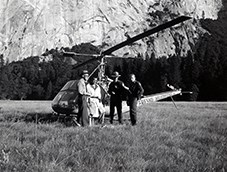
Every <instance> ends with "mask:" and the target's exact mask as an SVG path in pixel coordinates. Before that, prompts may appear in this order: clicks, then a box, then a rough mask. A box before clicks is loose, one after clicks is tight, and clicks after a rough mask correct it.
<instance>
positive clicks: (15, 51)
mask: <svg viewBox="0 0 227 172" xmlns="http://www.w3.org/2000/svg"><path fill="white" fill-rule="evenodd" d="M0 1H1V6H0V54H3V56H4V58H5V59H8V60H9V61H13V60H20V59H23V58H25V57H28V56H34V55H41V54H42V53H43V52H45V50H46V49H52V48H56V47H58V48H60V47H71V46H73V45H75V44H80V43H85V42H90V43H92V44H94V45H96V46H100V48H102V49H106V48H108V47H110V46H113V45H116V44H117V43H120V42H121V41H124V40H126V39H127V37H128V36H135V35H137V34H139V33H141V32H143V31H144V30H147V29H149V28H152V27H154V26H157V25H158V24H161V23H164V22H165V21H169V20H171V19H173V18H176V17H177V16H180V15H187V16H191V17H193V18H194V20H190V21H186V22H184V24H178V25H177V26H175V27H173V28H170V29H166V30H165V31H161V32H159V33H157V34H154V35H152V36H151V37H149V38H145V39H143V40H140V41H137V42H136V43H134V44H133V45H130V46H127V47H124V48H122V49H120V50H118V51H116V52H114V54H115V55H118V56H124V55H125V56H133V57H134V56H137V55H138V54H145V53H148V54H149V53H151V52H154V54H155V56H156V57H161V56H169V55H174V54H176V53H178V54H180V55H185V54H186V53H187V51H188V50H190V49H191V46H192V45H193V44H194V43H195V42H196V40H197V39H198V38H199V36H200V35H201V34H202V33H204V32H205V30H203V29H202V28H201V27H200V25H199V20H197V19H200V18H211V19H217V14H218V12H219V10H220V8H221V7H222V2H221V0H177V1H176V0H0Z"/></svg>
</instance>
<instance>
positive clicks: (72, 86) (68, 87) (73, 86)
mask: <svg viewBox="0 0 227 172" xmlns="http://www.w3.org/2000/svg"><path fill="white" fill-rule="evenodd" d="M77 83H78V80H73V81H69V82H67V83H66V84H65V86H64V87H63V88H62V89H61V91H65V90H77Z"/></svg>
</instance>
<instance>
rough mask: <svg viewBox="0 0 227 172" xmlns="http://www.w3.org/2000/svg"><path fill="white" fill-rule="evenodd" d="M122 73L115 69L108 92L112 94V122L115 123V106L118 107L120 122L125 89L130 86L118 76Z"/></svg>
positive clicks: (120, 121)
mask: <svg viewBox="0 0 227 172" xmlns="http://www.w3.org/2000/svg"><path fill="white" fill-rule="evenodd" d="M120 76H121V75H119V73H118V72H117V71H115V72H114V73H113V75H112V78H113V82H111V83H110V85H109V89H108V93H109V94H110V123H111V124H113V118H114V108H115V107H117V114H118V121H119V123H120V124H122V123H123V121H122V96H123V93H124V91H125V90H128V89H129V88H128V87H126V86H125V85H124V83H123V82H122V81H120V80H118V78H119V77H120Z"/></svg>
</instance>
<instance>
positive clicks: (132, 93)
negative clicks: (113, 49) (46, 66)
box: [77, 70, 144, 126]
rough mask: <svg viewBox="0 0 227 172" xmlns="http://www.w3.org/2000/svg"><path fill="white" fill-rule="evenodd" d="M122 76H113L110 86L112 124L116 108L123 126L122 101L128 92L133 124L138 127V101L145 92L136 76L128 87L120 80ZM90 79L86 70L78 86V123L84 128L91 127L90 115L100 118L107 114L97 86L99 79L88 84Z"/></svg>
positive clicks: (131, 77) (133, 76) (131, 78)
mask: <svg viewBox="0 0 227 172" xmlns="http://www.w3.org/2000/svg"><path fill="white" fill-rule="evenodd" d="M120 76H121V75H120V74H119V73H118V72H117V71H115V72H114V73H113V74H112V76H111V77H112V78H113V81H112V82H111V83H110V84H109V87H108V91H107V94H108V95H109V96H110V124H113V119H114V111H115V107H116V108H117V114H118V121H119V123H120V124H123V119H122V101H123V96H124V93H125V92H126V93H127V104H128V106H129V108H130V120H131V124H132V125H136V122H137V101H138V100H139V99H140V98H141V96H142V94H143V92H144V90H143V87H142V86H141V83H140V82H139V81H137V80H136V76H135V74H130V84H129V85H128V86H126V85H125V84H124V83H123V82H122V81H120V80H119V77H120ZM88 78H89V74H88V71H87V70H84V71H83V72H82V74H81V79H80V80H79V82H78V84H77V87H78V101H77V102H78V108H79V111H78V118H77V122H78V123H80V124H81V125H82V126H88V125H89V115H91V116H92V117H97V118H98V117H100V116H104V114H105V108H104V106H103V104H102V101H101V98H102V96H101V88H100V86H99V85H98V84H97V78H93V79H92V80H91V82H90V83H88Z"/></svg>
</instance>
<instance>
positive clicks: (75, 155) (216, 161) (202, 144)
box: [0, 102, 227, 172]
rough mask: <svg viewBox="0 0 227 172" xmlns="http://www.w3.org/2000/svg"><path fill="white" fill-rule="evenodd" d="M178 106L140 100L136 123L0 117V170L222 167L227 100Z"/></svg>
mask: <svg viewBox="0 0 227 172" xmlns="http://www.w3.org/2000/svg"><path fill="white" fill-rule="evenodd" d="M177 107H178V110H177V109H175V107H174V106H173V104H172V103H168V102H159V103H153V104H148V105H145V106H143V108H139V113H138V125H137V126H135V127H132V126H130V125H129V124H130V123H129V122H128V121H127V120H126V121H125V123H127V124H128V125H123V126H121V125H118V124H117V122H116V125H114V126H113V127H111V126H109V125H107V127H103V128H102V127H87V128H80V127H65V126H64V125H62V124H59V123H51V124H38V125H36V124H34V123H24V122H17V123H13V122H1V123H0V137H1V141H0V150H2V151H1V152H0V160H1V162H0V171H29V172H30V171H45V172H46V171H52V172H58V171H59V172H63V171H64V172H65V171H78V172H80V171H101V172H102V171H103V172H106V171H130V172H131V171H135V172H138V171H226V170H227V104H226V103H182V102H181V103H177ZM124 118H125V119H128V114H125V115H124ZM3 152H5V154H4V153H3ZM4 155H8V160H7V156H5V157H4Z"/></svg>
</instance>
